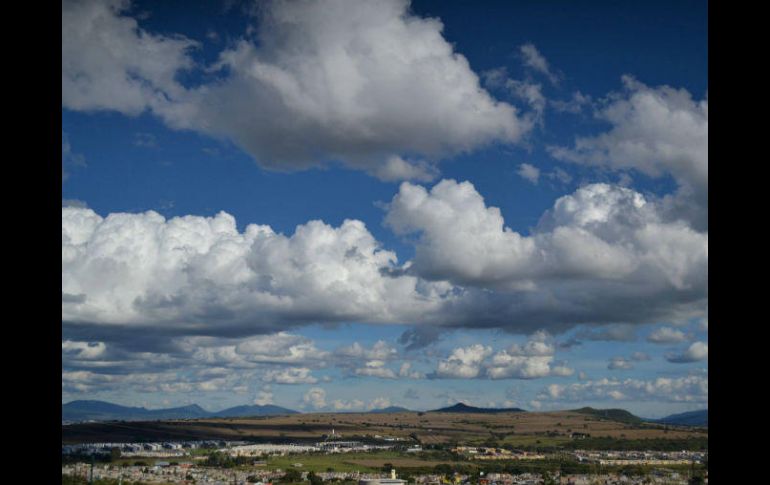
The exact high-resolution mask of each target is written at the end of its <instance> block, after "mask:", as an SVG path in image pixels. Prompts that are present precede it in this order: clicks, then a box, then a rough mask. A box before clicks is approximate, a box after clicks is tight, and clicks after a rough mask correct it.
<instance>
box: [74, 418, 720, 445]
mask: <svg viewBox="0 0 770 485" xmlns="http://www.w3.org/2000/svg"><path fill="white" fill-rule="evenodd" d="M332 428H334V430H335V433H336V434H337V435H338V436H342V437H344V438H351V439H353V438H355V439H367V438H371V439H373V438H374V437H375V435H379V436H389V437H398V438H403V439H405V440H408V441H410V442H412V443H420V444H422V445H430V444H448V443H462V444H482V443H485V442H488V441H489V440H494V441H496V442H498V443H500V444H508V445H513V446H516V445H520V446H525V445H531V444H538V443H537V442H538V441H540V443H539V444H543V445H547V444H553V445H558V444H562V443H564V442H569V441H572V440H573V439H574V438H572V437H571V435H572V434H573V433H582V434H587V435H590V437H591V438H613V439H626V440H643V439H689V438H707V437H708V431H707V430H706V429H700V428H686V427H672V426H668V427H665V426H663V425H659V424H652V423H624V422H618V421H613V420H609V419H605V418H600V417H597V416H592V415H589V414H584V413H579V412H575V411H554V412H523V413H499V414H468V413H435V412H426V413H417V412H408V413H392V414H367V413H349V414H347V413H325V414H296V415H290V416H271V417H259V418H217V419H199V420H168V421H153V422H105V423H81V424H73V425H67V426H63V427H62V442H63V443H88V442H102V441H112V442H121V441H126V442H128V441H159V440H172V439H175V440H203V439H223V440H246V441H254V442H313V441H319V440H321V439H323V437H324V435H326V434H328V433H330V431H331V429H332Z"/></svg>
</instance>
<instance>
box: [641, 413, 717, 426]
mask: <svg viewBox="0 0 770 485" xmlns="http://www.w3.org/2000/svg"><path fill="white" fill-rule="evenodd" d="M651 421H654V422H656V423H661V424H674V425H679V426H704V427H706V428H708V425H709V410H708V409H700V410H698V411H688V412H686V413H679V414H672V415H671V416H666V417H665V418H660V419H653V420H651Z"/></svg>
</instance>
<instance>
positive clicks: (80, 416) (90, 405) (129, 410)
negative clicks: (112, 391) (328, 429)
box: [61, 401, 297, 422]
mask: <svg viewBox="0 0 770 485" xmlns="http://www.w3.org/2000/svg"><path fill="white" fill-rule="evenodd" d="M280 414H297V411H294V410H291V409H286V408H282V407H280V406H273V405H270V404H268V405H264V406H258V405H253V406H235V407H232V408H227V409H223V410H221V411H216V412H212V411H207V410H205V409H203V408H202V407H200V406H198V405H197V404H191V405H189V406H182V407H176V408H165V409H147V408H143V407H129V406H121V405H119V404H113V403H109V402H105V401H72V402H68V403H66V404H62V407H61V418H62V421H73V422H77V421H155V420H161V419H197V418H234V417H245V416H275V415H280Z"/></svg>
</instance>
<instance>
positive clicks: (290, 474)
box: [281, 468, 302, 483]
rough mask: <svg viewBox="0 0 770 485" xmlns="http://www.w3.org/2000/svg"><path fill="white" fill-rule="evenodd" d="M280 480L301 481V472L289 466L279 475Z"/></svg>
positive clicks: (287, 481) (288, 481) (286, 481)
mask: <svg viewBox="0 0 770 485" xmlns="http://www.w3.org/2000/svg"><path fill="white" fill-rule="evenodd" d="M281 481H282V482H285V483H292V482H301V481H302V473H300V471H299V470H295V469H294V468H290V469H288V470H286V473H284V474H283V476H282V477H281Z"/></svg>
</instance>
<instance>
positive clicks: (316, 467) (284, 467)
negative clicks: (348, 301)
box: [62, 440, 708, 485]
mask: <svg viewBox="0 0 770 485" xmlns="http://www.w3.org/2000/svg"><path fill="white" fill-rule="evenodd" d="M62 457H63V461H62V480H63V483H72V484H79V483H104V484H113V483H115V484H120V485H122V484H126V485H128V484H169V483H174V484H176V483H178V484H212V485H213V484H222V485H227V484H238V485H272V484H298V483H302V482H305V483H307V482H308V481H309V483H310V485H321V484H323V483H324V482H327V483H330V484H331V483H333V484H337V485H356V484H358V485H407V484H414V485H523V484H527V485H536V484H538V485H539V484H543V485H547V484H572V485H591V484H595V483H601V484H614V483H623V484H650V483H659V484H690V483H708V471H707V462H708V452H705V451H686V450H683V451H652V450H648V451H639V450H636V451H622V450H617V451H613V450H601V451H598V450H571V451H559V452H549V453H546V452H530V451H524V450H515V449H504V448H491V447H483V446H481V447H474V446H456V447H453V448H446V449H436V448H435V447H434V448H433V449H431V450H424V449H422V448H421V447H418V446H413V445H395V444H364V443H361V442H358V441H342V440H326V441H322V442H317V443H313V444H303V443H283V444H276V443H257V444H255V443H247V442H244V441H219V440H205V441H164V442H153V443H138V442H136V443H89V444H75V445H64V446H62ZM348 457H352V458H348ZM441 457H444V458H446V457H449V459H441ZM434 463H435V464H434ZM517 463H518V465H517ZM396 467H398V468H399V469H398V472H397V470H396ZM694 477H696V478H694ZM65 480H71V482H67V481H65ZM99 480H101V482H99ZM95 481H96V482H95Z"/></svg>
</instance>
